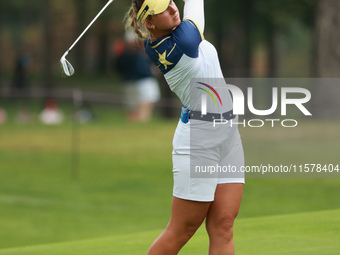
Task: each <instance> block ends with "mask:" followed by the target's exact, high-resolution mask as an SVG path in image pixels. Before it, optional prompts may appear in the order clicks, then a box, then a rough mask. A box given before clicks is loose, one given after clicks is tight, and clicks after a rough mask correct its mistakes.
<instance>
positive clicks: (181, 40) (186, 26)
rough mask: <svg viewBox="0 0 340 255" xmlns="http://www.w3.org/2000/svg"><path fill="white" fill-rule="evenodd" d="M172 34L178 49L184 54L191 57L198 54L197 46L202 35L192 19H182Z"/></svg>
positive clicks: (201, 39)
mask: <svg viewBox="0 0 340 255" xmlns="http://www.w3.org/2000/svg"><path fill="white" fill-rule="evenodd" d="M172 36H173V40H174V41H175V42H176V43H177V46H178V47H179V49H180V50H181V51H182V52H183V53H184V54H185V55H187V56H189V57H191V58H196V57H197V56H198V46H199V45H200V43H201V42H202V41H203V39H204V36H203V35H202V33H201V31H200V29H199V28H198V26H197V25H196V23H195V22H194V21H193V20H190V19H187V20H184V21H183V22H182V23H181V24H180V25H179V26H178V27H177V28H176V29H175V30H174V31H173V33H172Z"/></svg>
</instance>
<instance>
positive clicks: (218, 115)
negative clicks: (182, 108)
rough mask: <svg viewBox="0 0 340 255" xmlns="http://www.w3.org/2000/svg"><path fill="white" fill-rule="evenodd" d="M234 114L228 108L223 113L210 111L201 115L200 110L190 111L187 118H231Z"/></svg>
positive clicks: (204, 119) (210, 119)
mask: <svg viewBox="0 0 340 255" xmlns="http://www.w3.org/2000/svg"><path fill="white" fill-rule="evenodd" d="M235 117H236V115H234V114H233V110H230V111H228V112H224V113H222V114H221V113H210V112H207V114H205V115H202V113H201V112H200V111H190V115H189V119H193V120H203V121H214V120H220V119H225V120H231V119H234V118H235Z"/></svg>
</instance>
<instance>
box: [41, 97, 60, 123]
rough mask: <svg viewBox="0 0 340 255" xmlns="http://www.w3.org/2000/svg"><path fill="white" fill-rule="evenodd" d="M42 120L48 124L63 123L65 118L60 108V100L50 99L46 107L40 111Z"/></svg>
mask: <svg viewBox="0 0 340 255" xmlns="http://www.w3.org/2000/svg"><path fill="white" fill-rule="evenodd" d="M39 117H40V120H41V122H42V123H44V124H47V125H56V124H61V123H62V122H63V120H64V114H63V113H62V111H61V110H60V109H59V106H58V102H57V100H55V99H48V100H47V101H46V104H45V109H44V110H43V111H42V112H41V113H40V116H39Z"/></svg>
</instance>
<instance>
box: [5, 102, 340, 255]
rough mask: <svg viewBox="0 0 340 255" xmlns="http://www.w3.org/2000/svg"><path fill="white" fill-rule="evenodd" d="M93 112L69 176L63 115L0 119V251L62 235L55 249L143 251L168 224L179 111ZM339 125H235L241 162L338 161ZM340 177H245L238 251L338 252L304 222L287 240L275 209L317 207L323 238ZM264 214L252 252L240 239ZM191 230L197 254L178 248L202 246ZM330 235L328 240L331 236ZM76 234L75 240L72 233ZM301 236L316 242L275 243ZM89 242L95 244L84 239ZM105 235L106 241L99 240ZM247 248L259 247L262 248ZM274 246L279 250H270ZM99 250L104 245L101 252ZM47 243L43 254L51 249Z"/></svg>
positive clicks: (305, 211)
mask: <svg viewBox="0 0 340 255" xmlns="http://www.w3.org/2000/svg"><path fill="white" fill-rule="evenodd" d="M67 109H68V108H65V110H66V111H67ZM94 111H95V113H96V116H97V119H96V121H95V122H94V123H91V124H88V125H83V126H81V127H79V133H80V146H79V148H80V151H79V168H78V171H79V172H78V178H76V179H74V178H72V170H74V169H72V123H71V120H70V117H68V118H67V120H66V122H65V123H64V124H63V125H61V126H55V127H47V126H43V125H42V124H40V123H38V122H35V123H32V124H29V125H19V124H16V123H15V122H14V121H13V118H12V119H10V122H9V123H7V124H6V125H3V126H0V162H1V165H0V208H1V210H0V249H1V252H2V253H1V252H0V254H12V253H10V252H18V251H20V250H21V249H20V248H19V247H25V246H31V245H33V246H32V248H23V251H25V252H27V251H28V250H29V249H35V248H37V250H39V249H43V248H44V247H45V246H39V245H41V244H48V245H47V246H46V247H59V246H58V243H62V244H61V246H60V249H59V248H58V249H57V250H56V251H55V252H62V250H64V251H65V253H64V254H77V253H72V252H76V251H75V250H74V251H72V247H73V245H75V244H79V245H76V247H75V248H74V249H83V251H84V252H82V254H109V252H111V253H110V254H112V251H113V250H114V249H116V247H110V242H112V246H117V247H118V248H117V249H131V250H134V251H131V253H129V252H128V251H129V250H127V252H125V254H132V255H133V254H143V252H141V250H145V249H146V248H147V247H148V246H149V245H150V243H151V242H152V241H153V239H154V238H155V237H156V236H157V235H158V234H159V233H160V231H161V230H162V229H163V228H164V227H165V226H166V224H167V222H168V220H169V217H170V205H171V197H172V172H171V170H172V162H171V151H172V146H171V142H172V137H173V133H174V130H175V127H176V124H177V120H163V119H160V118H156V119H155V120H153V121H152V122H150V123H146V124H131V123H128V122H126V121H125V118H124V115H123V114H122V113H121V111H119V110H115V109H112V108H107V107H99V108H95V109H94ZM320 130H322V131H323V132H320ZM339 130H340V122H339V121H327V122H324V121H323V122H315V121H314V122H309V121H302V122H301V124H300V125H299V127H297V128H295V129H289V131H287V130H286V129H284V128H267V127H264V128H259V129H250V128H240V132H241V134H242V138H243V142H244V149H245V154H246V164H248V165H252V164H254V165H258V164H261V163H272V164H289V163H296V164H298V163H330V162H332V163H335V162H333V161H336V160H337V161H338V163H340V162H339V159H338V152H339V141H340V133H339V132H338V131H339ZM316 134H317V135H316ZM316 161H320V162H316ZM339 184H340V181H339V179H247V180H246V185H245V190H244V197H243V201H242V205H241V210H240V214H239V217H238V222H239V223H237V226H236V227H235V231H236V237H237V240H236V242H237V246H238V248H237V249H238V250H239V254H336V253H325V252H320V249H321V248H323V247H324V246H325V245H321V246H320V248H318V246H317V245H316V241H315V239H316V236H314V235H312V234H313V233H311V235H309V234H308V233H304V231H303V230H304V228H306V226H305V225H302V227H301V229H300V228H299V229H300V230H299V231H296V232H294V231H295V230H294V231H293V232H294V233H295V235H296V238H295V239H290V236H289V233H288V232H289V231H288V230H289V229H287V228H288V226H287V225H289V224H288V223H289V221H290V220H293V218H294V217H293V216H292V217H290V218H289V217H288V218H285V215H282V214H287V215H288V214H289V215H290V214H291V213H298V214H297V215H302V216H301V217H307V218H308V217H310V221H309V222H311V221H312V220H313V217H314V216H315V217H316V218H314V219H315V221H316V222H314V227H315V229H314V231H319V232H321V233H325V234H321V237H322V238H323V239H325V240H326V236H328V235H329V233H331V231H332V229H333V230H334V228H336V227H338V226H339V225H337V224H339V218H336V217H333V216H334V214H336V212H337V213H339V211H336V210H334V211H329V212H325V216H327V217H330V215H331V216H332V218H330V219H329V220H330V221H331V223H329V224H328V223H327V224H325V225H322V224H319V223H318V221H321V222H324V221H323V219H321V218H322V217H321V216H320V217H321V218H320V217H319V216H316V215H318V213H319V211H322V210H331V209H339V208H340V200H339V194H340V185H339ZM314 212H315V213H316V214H314ZM333 212H334V213H333ZM300 213H302V214H300ZM320 213H321V212H320ZM273 215H282V216H273ZM305 215H306V216H305ZM308 215H310V216H308ZM313 215H314V216H313ZM264 216H268V220H269V223H270V224H269V225H263V226H266V227H265V228H264V229H263V231H268V232H265V233H264V234H266V235H265V236H266V237H265V240H263V242H265V243H266V244H267V241H268V243H272V246H269V247H271V248H270V249H268V251H272V253H270V252H268V253H264V252H262V253H260V252H258V253H250V252H249V251H252V249H251V248H252V247H248V243H251V244H253V243H254V245H255V241H256V242H259V240H260V239H261V238H263V237H262V234H263V233H262V232H261V231H260V230H258V234H256V229H255V226H256V223H257V222H258V221H259V224H261V223H263V224H264V223H265V221H266V220H265V219H266V217H264ZM290 216H291V215H290ZM258 217H260V218H258ZM272 217H274V218H273V219H276V220H278V219H281V218H280V217H283V218H282V223H280V222H277V223H276V224H274V223H273V222H274V220H271V219H272ZM275 217H276V218H275ZM333 220H334V221H333ZM248 221H249V224H250V226H249V227H248V225H247V222H248ZM252 221H254V222H252ZM293 222H294V221H293ZM299 222H300V221H299ZM238 224H240V225H238ZM278 224H279V225H278ZM294 224H296V222H295V223H294ZM301 224H303V222H302V221H301ZM252 226H253V227H252ZM270 226H272V229H270ZM281 226H283V227H284V229H286V230H285V231H286V232H285V231H283V232H282V233H283V234H282V236H281V238H282V239H283V240H281V241H280V240H278V242H279V243H276V242H274V241H273V240H274V239H275V238H274V236H275V235H273V233H274V232H275V231H278V230H277V228H278V227H281ZM311 227H312V226H311ZM266 228H267V229H266ZM337 229H338V228H337ZM306 230H308V231H310V229H309V228H306ZM145 233H146V234H145ZM199 233H200V234H199V235H197V239H196V237H195V239H194V240H200V238H202V243H201V242H200V241H197V242H198V244H199V245H198V246H197V247H198V248H197V249H199V251H201V250H200V249H203V252H202V253H195V251H196V250H195V249H196V245H191V242H190V243H189V244H188V248H185V249H184V250H183V254H207V252H205V251H206V249H207V246H206V244H207V240H206V235H205V233H204V231H202V230H200V232H199ZM254 233H255V234H254ZM267 233H270V234H267ZM294 233H293V234H294ZM144 235H145V236H146V237H145V238H146V239H144V238H143V236H144ZM253 235H254V236H253ZM277 235H278V233H277ZM277 235H276V236H277ZM299 235H301V240H300V238H298V237H299ZM106 236H108V238H104V239H102V237H106ZM267 236H268V237H267ZM130 237H131V238H130ZM272 237H273V239H271V238H272ZM334 237H337V236H336V235H335V234H334ZM93 238H96V239H93ZM97 238H99V239H97ZM120 238H122V239H120ZM124 238H125V239H124ZM305 238H306V239H305ZM329 238H330V242H331V241H332V240H334V239H332V238H331V237H329ZM88 239H89V240H90V241H81V240H88ZM128 239H129V240H128ZM252 239H254V240H255V241H252ZM77 240H80V241H79V242H75V243H74V242H73V241H77ZM96 240H97V241H98V242H97V241H96ZM119 240H124V241H121V243H120V241H119ZM194 240H193V242H192V243H193V244H195V241H194ZM294 240H295V241H294ZM308 240H310V243H311V244H313V246H312V247H314V248H311V250H309V251H310V253H307V250H305V251H303V252H305V253H293V252H291V253H288V252H287V253H283V252H284V249H283V248H277V247H282V246H284V245H285V242H287V245H289V246H290V245H291V243H293V246H292V247H298V248H299V249H300V248H301V249H307V248H308V247H306V248H304V247H303V246H304V245H305V243H306V242H307V241H308ZM64 242H69V243H64ZM88 242H89V244H88V245H93V246H91V247H90V246H86V245H87V243H88ZM103 242H104V243H105V242H107V244H106V245H104V248H101V245H102V244H103ZM126 242H129V243H128V244H127V243H126ZM263 242H262V246H263ZM294 242H295V243H294ZM53 243H56V244H55V246H54V244H53ZM260 243H261V242H260ZM324 243H325V242H324ZM50 244H51V245H50ZM80 244H83V247H82V246H81V245H80ZM37 245H38V246H37ZM244 245H246V246H244ZM105 247H106V248H105ZM190 247H191V248H190ZM253 247H258V248H259V249H262V251H264V248H265V247H261V245H257V246H256V245H255V246H253ZM275 247H276V248H277V249H278V250H280V251H277V252H281V253H273V250H274V249H275ZM332 247H333V246H332V245H330V249H329V252H331V251H332V249H331V248H332ZM9 248H14V249H9ZM86 248H88V249H86ZM4 249H7V250H4ZM27 249H28V250H27ZM50 249H51V250H52V248H50ZM69 249H71V250H69ZM102 249H107V252H108V253H105V251H104V252H103V253H100V252H99V251H102ZM242 249H245V250H242ZM287 250H289V249H288V247H287ZM118 251H119V250H118ZM138 251H139V252H138ZM291 251H292V250H291ZM6 252H9V253H6ZM34 252H35V251H34ZM51 252H52V251H51ZM51 252H49V253H45V254H54V253H51ZM53 252H54V251H53ZM66 252H67V253H66ZM69 252H70V253H69ZM133 252H135V253H133ZM275 252H276V251H275ZM318 252H319V253H318ZM326 252H328V250H327V251H326ZM123 253H124V252H123ZM123 253H122V254H123ZM13 254H19V253H13ZM23 254H31V253H23ZM32 254H43V253H32ZM55 254H59V253H55ZM78 254H79V253H78ZM113 254H119V253H113Z"/></svg>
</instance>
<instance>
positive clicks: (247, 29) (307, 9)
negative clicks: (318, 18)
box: [206, 0, 315, 77]
mask: <svg viewBox="0 0 340 255" xmlns="http://www.w3.org/2000/svg"><path fill="white" fill-rule="evenodd" d="M314 3H315V0H275V1H268V0H240V1H233V0H211V1H210V2H209V4H207V3H206V16H207V26H208V27H209V31H210V30H211V31H212V32H213V35H214V39H215V41H216V42H215V45H216V48H217V51H218V52H219V54H220V58H221V65H222V68H223V69H224V70H226V72H225V74H226V75H227V76H230V75H231V76H235V75H236V76H241V77H251V76H252V72H251V62H252V56H253V53H254V52H253V51H254V49H255V46H256V45H257V44H259V43H262V44H264V45H265V46H266V49H267V54H266V55H267V57H268V60H267V62H268V70H267V76H269V77H276V76H277V75H278V65H277V63H278V34H280V33H285V31H286V29H287V28H288V26H289V25H290V22H291V21H292V20H298V21H300V22H302V23H303V24H304V25H306V26H308V27H309V28H312V26H313V19H312V17H313V9H314V6H315V4H314Z"/></svg>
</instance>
